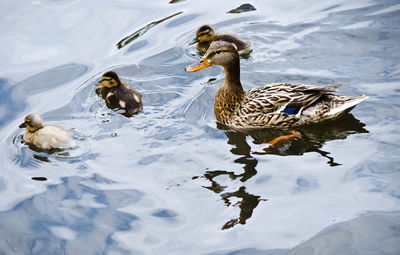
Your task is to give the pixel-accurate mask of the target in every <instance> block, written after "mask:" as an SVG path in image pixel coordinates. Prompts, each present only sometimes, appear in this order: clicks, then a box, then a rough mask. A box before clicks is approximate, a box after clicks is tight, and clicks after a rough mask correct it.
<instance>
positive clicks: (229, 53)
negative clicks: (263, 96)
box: [186, 41, 239, 72]
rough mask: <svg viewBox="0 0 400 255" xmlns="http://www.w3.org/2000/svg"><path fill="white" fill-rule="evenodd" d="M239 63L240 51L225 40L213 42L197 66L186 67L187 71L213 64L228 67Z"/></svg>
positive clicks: (194, 70)
mask: <svg viewBox="0 0 400 255" xmlns="http://www.w3.org/2000/svg"><path fill="white" fill-rule="evenodd" d="M238 63H239V53H238V51H237V50H236V48H235V46H234V45H233V44H231V43H229V42H225V41H215V42H212V43H211V45H210V47H209V48H208V50H207V52H206V53H205V54H204V57H203V59H202V60H201V61H200V63H199V64H198V65H197V66H195V67H188V68H186V72H196V71H198V70H200V69H203V68H206V67H208V66H211V65H220V66H223V67H224V68H227V67H228V66H230V65H233V64H238Z"/></svg>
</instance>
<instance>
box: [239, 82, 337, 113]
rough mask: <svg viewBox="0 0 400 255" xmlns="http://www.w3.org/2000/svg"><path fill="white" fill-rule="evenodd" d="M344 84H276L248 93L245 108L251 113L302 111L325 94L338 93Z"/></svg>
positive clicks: (251, 90) (254, 89)
mask: <svg viewBox="0 0 400 255" xmlns="http://www.w3.org/2000/svg"><path fill="white" fill-rule="evenodd" d="M341 86H342V84H335V85H330V86H325V87H321V86H315V85H305V84H291V83H274V84H268V85H265V86H263V87H258V88H253V89H250V90H249V91H248V92H247V93H246V101H245V105H244V108H248V109H249V110H251V111H256V112H263V113H271V112H276V113H278V112H283V111H284V110H285V109H287V108H294V109H300V108H302V107H306V106H309V105H311V104H312V103H314V102H315V101H317V100H318V99H319V98H320V97H321V96H322V95H323V94H326V93H331V92H336V91H337V88H339V87H341Z"/></svg>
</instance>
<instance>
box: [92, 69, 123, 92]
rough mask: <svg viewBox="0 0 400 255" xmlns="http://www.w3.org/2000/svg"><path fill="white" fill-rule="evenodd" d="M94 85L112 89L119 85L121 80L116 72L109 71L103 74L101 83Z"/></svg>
mask: <svg viewBox="0 0 400 255" xmlns="http://www.w3.org/2000/svg"><path fill="white" fill-rule="evenodd" d="M96 85H97V86H103V87H106V88H114V87H117V86H119V85H121V79H120V78H119V76H118V74H117V73H116V72H113V71H109V72H106V73H104V74H103V77H102V78H101V81H99V82H98V83H97V84H96Z"/></svg>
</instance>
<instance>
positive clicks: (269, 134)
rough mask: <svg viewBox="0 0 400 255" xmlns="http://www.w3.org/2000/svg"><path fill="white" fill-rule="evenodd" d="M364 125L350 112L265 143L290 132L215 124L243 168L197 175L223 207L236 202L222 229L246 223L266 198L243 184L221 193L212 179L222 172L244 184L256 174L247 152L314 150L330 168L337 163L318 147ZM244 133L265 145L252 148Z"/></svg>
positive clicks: (278, 152) (357, 132)
mask: <svg viewBox="0 0 400 255" xmlns="http://www.w3.org/2000/svg"><path fill="white" fill-rule="evenodd" d="M364 126H365V124H364V123H362V122H360V121H359V120H358V119H356V118H354V116H353V115H352V114H345V115H343V116H342V117H340V118H339V119H337V120H335V121H328V122H324V123H321V124H314V125H309V126H303V127H299V128H297V129H296V130H297V131H299V132H300V134H301V135H300V136H296V137H294V138H291V139H285V140H283V141H279V142H277V143H275V144H273V145H269V144H268V142H269V141H271V140H272V139H274V138H276V137H278V136H282V135H287V134H288V133H290V131H287V130H278V129H257V130H251V131H248V132H239V131H234V130H232V129H229V128H228V127H227V126H225V125H223V124H220V123H217V127H218V128H219V129H221V130H225V134H226V136H227V137H228V141H227V143H228V144H231V145H234V146H235V147H234V148H232V149H231V150H230V151H231V152H232V154H234V155H239V156H240V157H238V158H237V159H236V160H235V161H234V162H235V163H239V164H242V165H244V166H243V170H244V171H243V172H242V173H240V174H235V172H233V171H227V170H208V171H206V172H205V174H204V175H203V176H201V178H204V179H206V180H208V181H210V182H211V185H210V186H203V187H204V188H206V189H209V190H211V191H213V192H215V193H217V194H219V195H220V196H221V198H222V200H223V201H224V202H225V204H226V205H227V206H236V205H239V208H240V215H239V217H238V218H235V219H231V220H229V221H227V222H226V223H225V224H224V225H223V227H222V229H223V230H224V229H228V228H232V227H234V226H235V225H236V224H238V223H240V224H243V225H244V224H246V221H247V220H248V219H249V218H250V217H251V216H252V214H253V210H254V209H255V208H256V207H257V206H258V204H259V202H260V201H267V199H263V198H261V197H260V196H258V195H255V194H250V193H248V192H246V187H245V186H244V185H243V186H241V187H240V188H239V189H238V190H237V191H234V192H224V190H225V189H226V188H227V186H222V185H220V184H219V183H218V182H217V181H216V178H217V177H218V176H223V175H226V176H228V177H229V178H230V179H231V180H232V181H233V180H236V179H238V178H239V180H240V181H241V182H243V183H245V182H246V181H247V180H249V179H250V178H252V177H253V176H255V175H256V174H257V170H256V167H257V164H258V161H257V159H256V158H254V157H253V156H252V155H251V154H254V155H263V154H274V155H280V156H287V155H298V156H301V155H303V154H304V153H306V152H317V153H319V154H320V155H322V156H323V157H325V158H327V159H328V162H327V163H328V164H329V165H330V166H332V167H333V166H337V165H340V163H337V162H335V160H334V158H333V157H332V156H329V155H330V152H328V151H323V150H322V149H321V148H322V146H323V145H324V144H325V142H327V141H331V140H336V139H346V138H347V137H348V136H349V135H351V134H359V133H368V130H366V129H365V128H364ZM247 136H250V137H251V138H253V141H252V142H253V143H254V144H265V147H263V149H262V151H252V148H251V146H250V145H249V144H248V143H247V141H246V137H247ZM196 178H198V177H194V179H196ZM231 198H238V199H240V200H239V202H236V203H232V202H231V200H230V199H231Z"/></svg>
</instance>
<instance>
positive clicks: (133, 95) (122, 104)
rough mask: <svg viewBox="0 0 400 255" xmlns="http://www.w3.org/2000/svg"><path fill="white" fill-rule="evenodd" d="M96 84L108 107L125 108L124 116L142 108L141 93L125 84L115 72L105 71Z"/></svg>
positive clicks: (129, 115) (128, 115)
mask: <svg viewBox="0 0 400 255" xmlns="http://www.w3.org/2000/svg"><path fill="white" fill-rule="evenodd" d="M96 85H97V86H101V89H100V94H101V96H102V97H103V99H104V100H105V101H106V105H107V107H108V108H110V109H112V110H113V109H122V110H125V112H124V113H123V115H125V116H126V117H131V116H132V115H134V114H136V113H138V112H140V111H142V110H143V104H142V95H141V94H140V93H139V92H138V91H136V90H135V89H133V88H131V87H129V86H128V85H126V84H125V83H124V82H123V81H122V80H121V78H120V77H119V76H118V74H117V73H116V72H112V71H110V72H106V73H105V74H103V77H102V78H101V81H100V82H99V83H97V84H96ZM97 92H98V91H97Z"/></svg>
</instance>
